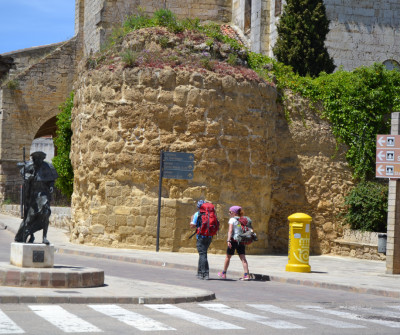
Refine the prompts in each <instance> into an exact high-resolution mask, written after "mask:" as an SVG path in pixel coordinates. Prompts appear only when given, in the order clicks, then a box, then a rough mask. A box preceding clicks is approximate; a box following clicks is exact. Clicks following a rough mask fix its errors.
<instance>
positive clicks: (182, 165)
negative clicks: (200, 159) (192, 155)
mask: <svg viewBox="0 0 400 335" xmlns="http://www.w3.org/2000/svg"><path fill="white" fill-rule="evenodd" d="M193 168H194V163H193V162H192V161H190V162H188V161H164V171H165V170H180V171H193Z"/></svg>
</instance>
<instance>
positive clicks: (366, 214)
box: [345, 181, 388, 232]
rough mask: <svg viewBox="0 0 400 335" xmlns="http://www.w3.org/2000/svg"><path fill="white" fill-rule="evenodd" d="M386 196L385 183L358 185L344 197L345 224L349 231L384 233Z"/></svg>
mask: <svg viewBox="0 0 400 335" xmlns="http://www.w3.org/2000/svg"><path fill="white" fill-rule="evenodd" d="M387 195H388V186H387V183H377V182H371V181H368V182H361V183H359V184H358V185H357V186H356V187H355V188H353V190H352V191H351V192H350V193H349V195H348V196H347V197H346V200H345V204H346V206H347V213H346V215H345V222H346V223H348V224H350V227H351V229H359V230H363V231H374V232H386V226H387V204H388V197H387Z"/></svg>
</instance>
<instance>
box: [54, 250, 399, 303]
mask: <svg viewBox="0 0 400 335" xmlns="http://www.w3.org/2000/svg"><path fill="white" fill-rule="evenodd" d="M57 252H59V253H63V254H70V255H81V256H87V257H96V258H104V259H111V260H117V261H122V262H130V263H136V264H143V265H153V266H162V267H167V268H173V269H181V270H191V271H197V266H193V265H183V264H177V263H166V262H161V261H152V260H145V259H141V258H135V257H129V256H115V255H105V254H102V253H94V252H86V251H77V250H72V249H67V248H57ZM210 270H212V271H214V272H218V269H213V268H210ZM229 275H230V276H232V277H238V278H240V277H241V276H242V275H243V273H242V272H238V271H229ZM250 275H251V278H252V279H253V280H257V281H273V282H279V283H283V284H292V285H302V286H308V287H315V288H323V289H331V290H340V291H345V292H352V293H362V294H371V295H378V296H381V297H387V298H399V299H400V292H396V291H388V290H380V289H370V288H368V289H367V288H362V287H355V286H350V285H343V284H334V283H327V282H321V281H314V280H301V279H293V278H286V277H281V276H276V275H267V274H258V273H251V274H250Z"/></svg>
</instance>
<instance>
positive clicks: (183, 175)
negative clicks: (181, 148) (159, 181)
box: [162, 152, 194, 179]
mask: <svg viewBox="0 0 400 335" xmlns="http://www.w3.org/2000/svg"><path fill="white" fill-rule="evenodd" d="M162 157H163V162H162V163H163V164H162V177H163V178H167V179H193V169H194V154H190V153H186V152H164V153H163V154H162Z"/></svg>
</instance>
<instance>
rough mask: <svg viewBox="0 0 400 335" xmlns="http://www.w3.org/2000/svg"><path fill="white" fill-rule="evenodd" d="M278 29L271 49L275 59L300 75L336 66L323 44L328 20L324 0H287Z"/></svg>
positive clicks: (332, 68) (331, 68) (315, 74)
mask: <svg viewBox="0 0 400 335" xmlns="http://www.w3.org/2000/svg"><path fill="white" fill-rule="evenodd" d="M277 30H278V39H277V41H276V44H275V46H274V48H273V52H274V55H275V57H276V58H277V60H278V61H280V62H282V63H284V64H286V65H291V66H292V67H293V69H294V71H295V72H296V73H298V74H299V75H301V76H306V75H310V76H312V77H316V76H318V75H319V73H320V72H322V71H324V72H327V73H332V72H333V70H334V69H335V65H334V63H333V59H332V58H331V57H330V56H329V54H328V51H327V49H326V47H325V39H326V35H327V34H328V32H329V20H328V19H327V16H326V9H325V5H324V3H323V0H287V4H286V6H285V7H284V10H283V13H282V16H281V18H280V20H279V23H278V25H277Z"/></svg>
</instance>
